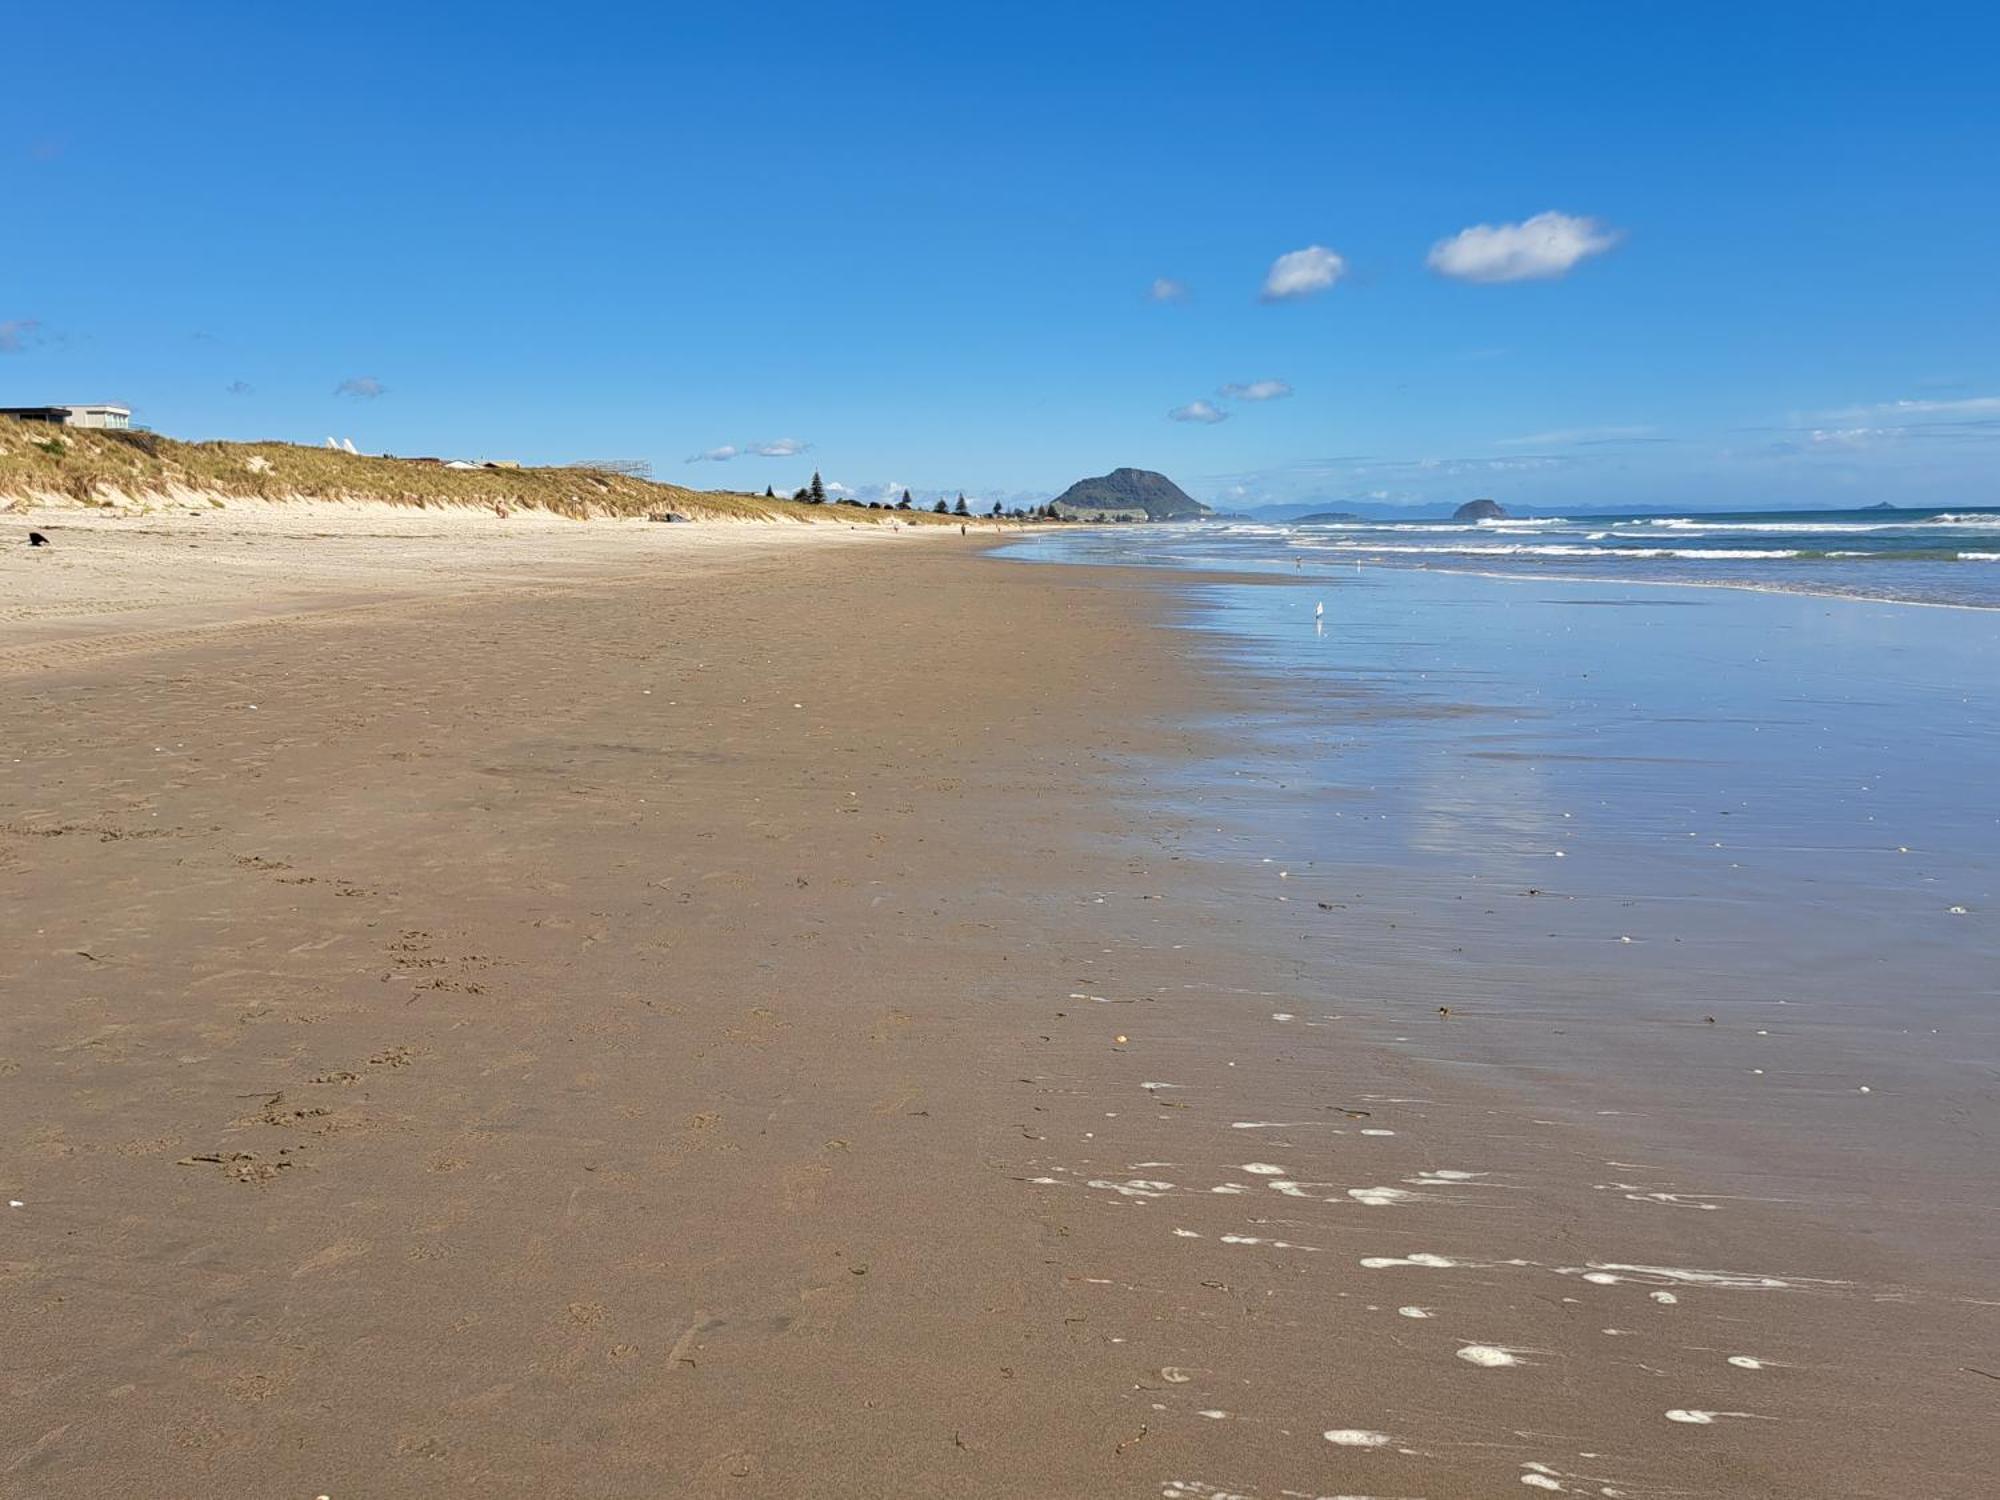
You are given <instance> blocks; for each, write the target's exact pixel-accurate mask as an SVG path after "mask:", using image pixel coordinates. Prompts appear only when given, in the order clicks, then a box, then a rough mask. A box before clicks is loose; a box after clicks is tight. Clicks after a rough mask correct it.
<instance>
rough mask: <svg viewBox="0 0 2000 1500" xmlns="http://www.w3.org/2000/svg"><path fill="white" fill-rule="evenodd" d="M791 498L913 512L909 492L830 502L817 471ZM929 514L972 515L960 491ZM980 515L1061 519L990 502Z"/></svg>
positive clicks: (771, 494)
mask: <svg viewBox="0 0 2000 1500" xmlns="http://www.w3.org/2000/svg"><path fill="white" fill-rule="evenodd" d="M791 497H792V499H794V500H796V501H798V502H799V503H800V504H801V505H851V506H853V507H854V508H855V509H856V510H914V509H916V501H915V500H913V499H912V498H911V496H910V492H909V491H908V490H904V491H903V497H902V498H901V499H900V500H897V501H896V502H895V503H893V504H891V503H889V502H888V501H884V500H865V501H864V500H857V499H855V498H853V497H852V496H846V495H843V496H841V497H840V498H838V499H830V498H829V497H828V495H827V493H826V483H825V481H824V480H822V479H821V478H820V477H819V470H817V469H815V470H813V477H812V482H811V483H810V484H806V485H801V486H800V487H799V488H798V489H796V490H793V491H792V496H791ZM764 498H765V499H766V500H775V499H777V498H778V492H777V488H776V486H774V485H768V484H767V485H765V486H764ZM930 510H931V514H932V515H936V516H966V517H970V516H971V515H972V514H973V511H972V507H971V506H970V505H968V504H967V503H966V499H965V492H964V491H962V490H961V491H960V492H959V496H958V503H957V504H955V505H947V504H945V501H944V497H943V496H939V497H938V499H937V502H936V503H935V504H933V505H932V506H931V507H930ZM983 514H984V515H985V516H986V517H987V519H989V520H995V521H999V520H1009V521H1060V520H1062V519H1063V517H1062V515H1061V514H1059V513H1058V512H1057V510H1056V508H1055V507H1054V506H1053V505H1035V506H1029V507H1027V508H1025V509H1023V508H1021V507H1019V506H1016V507H1015V508H1014V509H1012V510H1009V509H1007V507H1006V506H1004V505H1002V504H1001V503H1000V502H999V501H998V500H995V501H994V502H993V508H992V509H991V510H989V511H986V512H984V513H983Z"/></svg>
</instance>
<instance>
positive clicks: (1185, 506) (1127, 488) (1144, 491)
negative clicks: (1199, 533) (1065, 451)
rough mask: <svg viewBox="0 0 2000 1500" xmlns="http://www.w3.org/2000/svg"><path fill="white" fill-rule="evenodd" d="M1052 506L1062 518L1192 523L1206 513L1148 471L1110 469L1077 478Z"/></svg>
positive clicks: (1185, 494)
mask: <svg viewBox="0 0 2000 1500" xmlns="http://www.w3.org/2000/svg"><path fill="white" fill-rule="evenodd" d="M1053 504H1054V505H1055V508H1056V510H1057V512H1058V513H1059V514H1061V515H1065V516H1076V517H1079V518H1082V519H1086V520H1087V519H1094V518H1097V517H1105V518H1107V519H1112V518H1115V519H1129V520H1137V519H1140V518H1142V517H1143V518H1144V519H1145V520H1148V521H1193V520H1198V519H1200V518H1201V517H1202V516H1205V515H1207V514H1208V513H1209V510H1208V507H1207V506H1206V505H1203V504H1202V503H1201V502H1200V501H1199V500H1197V499H1195V498H1194V496H1192V495H1190V494H1189V493H1188V492H1187V491H1186V490H1184V489H1182V488H1181V487H1180V486H1179V485H1177V484H1175V483H1174V482H1173V481H1172V480H1171V479H1169V478H1167V476H1166V475H1164V474H1155V473H1154V472H1153V471H1152V470H1151V469H1113V470H1112V471H1111V472H1110V473H1109V474H1103V475H1099V476H1098V477H1097V478H1096V479H1079V480H1078V481H1077V482H1076V483H1075V484H1073V485H1071V486H1070V487H1069V488H1068V489H1066V490H1064V491H1063V492H1062V493H1061V494H1060V495H1058V496H1056V498H1055V500H1054V501H1053Z"/></svg>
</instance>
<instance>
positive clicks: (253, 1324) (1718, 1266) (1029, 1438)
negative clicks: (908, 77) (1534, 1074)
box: [0, 513, 2000, 1500]
mask: <svg viewBox="0 0 2000 1500" xmlns="http://www.w3.org/2000/svg"><path fill="white" fill-rule="evenodd" d="M232 514H233V513H232ZM380 519H381V518H375V519H372V520H370V521H369V522H368V523H367V525H366V526H365V527H363V528H361V529H362V530H364V531H365V532H367V533H368V534H366V535H352V536H349V535H331V536H325V535H320V534H318V533H319V532H320V531H321V530H325V531H335V532H338V531H339V530H340V528H339V527H335V526H332V525H326V526H322V525H321V523H320V521H319V520H318V519H317V518H314V519H313V520H312V521H311V522H310V523H309V524H308V523H307V522H306V518H304V517H303V516H298V515H291V516H286V515H279V516H276V517H275V518H266V519H265V521H264V522H263V523H262V524H264V525H267V526H271V527H275V528H276V530H277V532H278V533H279V535H277V536H265V535H262V534H251V533H250V531H249V530H248V529H247V528H244V527H242V526H240V525H238V524H236V523H235V522H234V521H230V520H224V521H216V522H210V523H208V527H209V529H207V530H205V531H204V532H202V533H201V534H200V535H197V536H192V537H191V536H189V535H188V534H187V533H185V532H183V531H182V530H181V529H180V528H179V527H178V526H177V525H176V526H154V527H151V528H150V529H148V530H147V531H145V532H143V533H140V532H138V531H137V530H136V529H135V528H134V527H133V526H131V525H129V524H123V523H120V524H119V525H118V526H117V527H116V529H115V530H114V529H112V528H110V527H107V528H106V529H105V530H103V531H101V532H92V533H89V534H88V535H87V536H81V535H79V534H77V533H75V532H71V533H68V534H66V535H64V536H62V537H60V538H59V546H58V548H56V549H54V550H53V551H52V552H51V553H49V554H48V555H45V556H34V557H30V556H29V555H27V554H26V551H25V549H22V550H21V551H20V552H19V553H14V552H9V553H8V554H7V556H6V562H5V565H4V572H0V579H4V581H5V584H6V587H7V589H8V603H7V605H6V611H7V613H6V614H5V616H4V620H0V683H4V686H5V689H6V710H5V712H6V722H5V735H4V747H5V748H4V752H0V756H4V761H5V769H6V779H5V782H4V789H3V790H0V900H4V902H5V910H6V912H7V917H8V921H7V932H8V941H7V943H6V945H5V947H4V949H0V992H4V994H5V996H6V997H7V1000H6V1007H5V1012H4V1015H0V1101H4V1104H3V1105H0V1189H4V1192H5V1195H6V1198H7V1199H8V1200H11V1201H17V1202H18V1203H19V1206H18V1207H11V1208H6V1209H4V1210H0V1234H4V1235H5V1240H4V1244H0V1340H4V1344H0V1347H4V1348H5V1350H6V1351H7V1358H6V1368H5V1376H4V1379H5V1382H6V1384H5V1396H6V1401H5V1407H4V1412H0V1495H5V1496H8V1497H13V1496H35V1497H51V1500H69V1497H97V1496H103V1495H110V1494H127V1493H134V1494H147V1495H162V1496H223V1497H236V1496H243V1497H252V1496H255V1497H273V1496H305V1497H310V1496H317V1495H327V1496H331V1497H333V1500H359V1497H370V1500H373V1497H383V1496H438V1495H480V1496H485V1497H512V1496H523V1497H526V1496H536V1497H558V1496H564V1497H566V1496H576V1497H609V1496H621V1497H622V1496H639V1495H649V1496H650V1495H690V1496H709V1495H717V1496H723V1495H727V1496H808V1495H810V1496H819V1495H826V1496H861V1495H871V1496H872V1495H879V1496H898V1497H900V1496H1002V1495H1009V1496H1011V1495H1029V1494H1032V1495H1038V1496H1065V1497H1067V1496H1078V1497H1082V1496H1114V1495H1115V1496H1164V1497H1170V1500H1222V1497H1225V1496H1231V1495H1235V1496H1246V1497H1251V1500H1282V1497H1287V1496H1291V1497H1297V1496H1316V1495H1317V1496H1332V1495H1368V1496H1378V1497H1415V1496H1426V1497H1434V1500H1451V1497H1458V1496H1475V1495H1500V1494H1517V1493H1520V1492H1521V1491H1522V1489H1523V1487H1524V1486H1525V1487H1527V1488H1528V1489H1529V1490H1531V1491H1533V1490H1540V1491H1555V1492H1561V1493H1570V1494H1586V1495H1604V1496H1612V1497H1614V1500H1615V1497H1616V1496H1619V1495H1623V1496H1627V1497H1631V1500H1641V1497H1655V1496H1665V1495H1669V1494H1672V1495H1677V1496H1678V1495H1692V1494H1707V1495H1732V1496H1762V1495H1802V1496H1805V1495H1811V1496H1824V1495H1883V1496H1888V1495H1972V1494H1976V1493H1980V1492H1981V1491H1980V1489H1979V1485H1980V1484H1981V1482H1982V1480H1981V1478H1980V1476H1981V1475H1982V1474H1986V1473H1988V1472H1989V1470H1988V1467H1987V1466H1988V1465H1989V1464H1990V1463H1991V1461H1992V1459H1993V1457H1994V1438H1993V1435H1992V1432H1993V1424H1992V1416H1993V1413H1994V1411H1995V1409H1996V1399H2000V1382H1993V1381H1990V1380H1988V1379H1981V1378H1978V1377H1975V1376H1971V1375H1967V1374H1964V1373H1962V1372H1960V1371H1959V1370H1958V1369H1957V1368H1956V1366H1957V1365H1958V1364H1959V1363H1961V1361H1960V1360H1959V1359H1958V1357H1957V1356H1958V1354H1959V1352H1960V1351H1959V1349H1958V1348H1957V1346H1956V1345H1955V1344H1954V1342H1953V1338H1952V1331H1953V1329H1954V1327H1955V1326H1957V1325H1958V1324H1959V1323H1961V1322H1962V1320H1963V1319H1964V1318H1965V1317H1966V1316H1968V1313H1967V1312H1966V1309H1965V1307H1964V1306H1962V1305H1959V1303H1958V1302H1957V1301H1955V1300H1954V1299H1950V1298H1945V1297H1941V1296H1930V1297H1926V1296H1925V1295H1924V1294H1920V1293H1915V1292H1911V1291H1909V1290H1908V1289H1907V1288H1899V1287H1898V1286H1896V1285H1895V1284H1894V1283H1893V1282H1892V1281H1889V1280H1885V1279H1883V1277H1884V1267H1883V1266H1882V1265H1879V1264H1876V1263H1873V1262H1871V1261H1869V1260H1868V1258H1867V1255H1866V1253H1865V1251H1862V1252H1853V1253H1846V1252H1843V1253H1844V1254H1845V1255H1846V1258H1845V1259H1838V1258H1836V1257H1835V1256H1834V1252H1831V1251H1828V1252H1826V1253H1821V1247H1820V1246H1819V1245H1818V1243H1817V1242H1815V1241H1813V1240H1812V1239H1811V1238H1810V1237H1807V1238H1806V1239H1804V1240H1801V1241H1799V1242H1793V1243H1788V1242H1786V1241H1785V1240H1783V1239H1781V1238H1779V1237H1778V1236H1777V1235H1776V1234H1775V1233H1774V1232H1773V1230H1772V1228H1771V1221H1768V1220H1764V1219H1760V1218H1759V1217H1758V1216H1756V1215H1755V1214H1742V1215H1729V1216H1726V1218H1727V1222H1726V1223H1722V1224H1718V1223H1717V1222H1715V1221H1716V1220H1718V1219H1723V1218H1725V1216H1722V1215H1711V1214H1703V1213H1686V1214H1673V1213H1668V1212H1663V1211H1661V1209H1660V1207H1659V1206H1658V1205H1646V1204H1642V1203H1638V1202H1634V1201H1627V1200H1626V1199H1625V1198H1624V1197H1623V1196H1622V1195H1620V1194H1615V1193H1606V1192H1603V1191H1600V1190H1598V1184H1600V1183H1601V1182H1602V1181H1603V1177H1602V1169H1601V1167H1600V1166H1599V1162H1600V1161H1601V1159H1602V1154H1603V1148H1602V1147H1601V1146H1599V1145H1597V1144H1595V1143H1592V1142H1589V1141H1588V1140H1587V1139H1586V1138H1585V1137H1584V1135H1583V1130H1582V1127H1580V1126H1573V1127H1572V1128H1566V1129H1563V1130H1555V1129H1552V1128H1550V1126H1549V1122H1548V1120H1547V1119H1546V1118H1544V1117H1543V1115H1542V1114H1541V1113H1540V1112H1538V1109H1537V1107H1536V1106H1535V1105H1534V1104H1532V1103H1531V1102H1529V1101H1525V1100H1520V1099H1512V1098H1508V1097H1505V1096H1503V1095H1499V1094H1494V1093H1488V1092H1483V1091H1482V1090H1481V1088H1480V1087H1479V1086H1478V1085H1477V1084H1476V1083H1469V1082H1467V1081H1465V1078H1464V1077H1463V1076H1459V1075H1454V1074H1451V1073H1449V1072H1446V1071H1443V1070H1438V1069H1431V1070H1429V1071H1426V1070H1425V1068H1424V1067H1423V1066H1422V1065H1421V1064H1417V1063H1413V1062H1410V1061H1406V1060H1402V1059H1399V1058H1398V1057H1397V1055H1396V1054H1395V1053H1394V1052H1393V1051H1390V1050H1386V1049H1381V1048H1370V1047H1366V1046H1361V1045H1357V1044H1355V1043H1354V1042H1353V1041H1351V1040H1350V1039H1349V1038H1348V1037H1346V1036H1344V1035H1343V1034H1342V1033H1341V1031H1340V1029H1339V1027H1338V1026H1337V1025H1335V1024H1331V1023H1330V1022H1329V1021H1328V1017H1329V1016H1330V1015H1331V1014H1333V1013H1334V1012H1335V1011H1336V1010H1337V1005H1336V998H1337V997H1336V996H1334V995H1332V994H1329V993H1328V992H1327V990H1326V988H1325V980H1324V979H1323V977H1320V976H1319V971H1317V970H1312V969H1309V968H1308V967H1307V966H1306V965H1305V962H1304V960H1303V959H1301V957H1300V956H1299V955H1298V954H1297V953H1295V952H1294V951H1291V950H1289V949H1286V948H1283V947H1280V946H1278V945H1277V944H1275V943H1274V941H1273V939H1272V929H1271V928H1270V927H1269V926H1267V925H1265V924H1263V923H1262V922H1261V921H1260V920H1259V919H1258V917H1257V916H1256V914H1255V913H1254V912H1249V911H1246V910H1245V909H1244V908H1243V906H1242V905H1241V904H1240V903H1237V902H1233V901H1226V900H1219V899H1217V898H1216V897H1215V894H1214V892H1215V889H1216V884H1215V881H1214V880H1213V878H1212V872H1210V871H1207V870H1204V869H1203V868H1201V867H1200V866H1199V864H1198V863H1197V862H1195V861H1193V860H1190V859H1183V858H1180V857H1178V855H1177V853H1176V850H1177V848H1178V847H1179V839H1178V835H1179V833H1180V831H1181V830H1180V828H1179V826H1178V825H1177V824H1176V823H1175V821H1174V819H1173V817H1172V815H1170V814H1169V813H1167V812H1165V811H1160V810H1157V809H1154V808H1153V807H1152V804H1150V803H1149V802H1148V800H1147V796H1146V793H1147V787H1148V784H1149V782H1150V781H1151V780H1152V779H1153V778H1154V776H1155V775H1156V774H1159V773H1161V772H1163V771H1166V770H1170V769H1171V768H1172V767H1173V766H1174V765H1175V764H1177V763H1178V762H1180V761H1181V760H1182V759H1184V758H1185V757H1186V756H1188V755H1189V754H1192V753H1198V752H1200V751H1202V750H1203V749H1206V748H1211V747H1209V746H1206V745H1204V744H1203V743H1202V742H1201V740H1200V739H1199V737H1198V736H1197V735H1196V734H1195V733H1194V732H1193V731H1191V730H1189V729H1188V728H1186V727H1185V726H1186V725H1187V724H1188V723H1189V722H1190V714H1191V711H1192V710H1193V708H1194V707H1195V706H1196V705H1197V704H1199V705H1201V706H1202V707H1204V708H1209V709H1212V708H1214V707H1215V706H1216V705H1217V704H1218V703H1223V704H1226V703H1227V701H1228V699H1227V690H1226V689H1225V688H1223V687H1222V686H1221V685H1219V684H1216V683H1214V682H1209V681H1203V680H1202V679H1200V678H1199V677H1198V676H1197V675H1196V669H1195V668H1194V667H1193V666H1191V665H1190V664H1189V663H1188V662H1187V661H1186V660H1185V659H1184V658H1183V656H1182V655H1181V654H1180V653H1179V652H1178V651H1177V649H1176V644H1175V641H1174V638H1173V636H1172V634H1171V633H1170V632H1168V631H1166V630H1163V629H1162V628H1161V627H1162V625H1163V624H1165V623H1166V622H1167V621H1168V619H1169V618H1170V613H1171V611H1173V610H1174V609H1176V608H1178V607H1180V606H1179V604H1178V603H1177V601H1176V599H1175V598H1174V596H1172V595H1171V594H1170V593H1168V592H1167V590H1166V589H1165V588H1164V587H1163V586H1162V585H1161V584H1160V583H1159V582H1158V581H1157V580H1155V579H1152V578H1148V577H1144V576H1141V575H1138V574H1133V573H1124V572H1118V571H1112V570H1089V569H1081V568H1075V569H1053V568H1029V567H1023V566H1013V565H1000V564H995V563H992V562H990V561H986V560H982V559H980V558H978V557H977V556H975V555H974V554H975V552H976V551H977V548H976V546H975V545H973V544H969V543H965V542H962V541H960V540H959V539H958V538H957V537H956V536H955V535H947V536H946V537H943V538H935V539H933V538H926V539H925V540H923V541H921V542H920V541H918V540H916V539H914V538H911V537H907V536H906V537H901V538H898V537H895V536H884V535H880V534H877V533H872V532H871V533H860V534H857V535H858V536H865V538H866V540H865V542H857V544H856V545H852V546H846V545H836V544H835V543H837V542H839V541H841V540H844V537H843V535H842V534H840V533H834V532H828V533H827V534H826V535H825V536H824V537H823V538H820V540H823V541H825V542H826V543H827V544H826V545H809V546H801V545H797V543H798V542H799V541H800V540H801V539H802V534H801V533H798V532H796V531H793V532H787V533H782V534H778V535H776V536H774V535H773V534H770V533H763V532H758V531H755V530H753V529H743V530H740V531H739V530H736V529H733V528H731V529H724V528H714V529H710V528H694V527H685V528H684V527H672V528H668V527H657V526H656V527H652V528H650V529H648V528H646V527H644V526H643V525H638V526H627V527H605V528H603V529H601V530H600V529H595V528H597V527H598V525H599V523H591V528H590V529H586V528H581V527H578V526H576V525H575V524H574V523H567V522H564V523H554V524H550V525H548V526H546V527H541V528H535V527H528V526H523V527H521V528H519V529H518V530H516V531H510V532H507V533H505V534H504V535H491V536H486V537H485V538H484V539H483V540H482V541H481V542H480V543H478V544H477V545H474V544H470V543H466V542H464V541H463V539H462V538H461V537H460V536H459V533H458V532H457V531H453V530H449V529H447V530H446V531H444V532H440V533H437V534H425V533H422V532H421V531H420V530H419V531H417V532H407V531H398V532H397V533H396V534H395V535H394V536H393V537H392V536H386V535H379V534H377V533H379V532H380V531H381V529H382V528H381V526H380V525H379V524H378V522H379V521H380ZM398 524H399V525H405V524H407V525H413V526H417V527H419V528H421V527H422V526H424V525H431V526H432V527H433V531H434V532H436V523H435V522H434V521H412V520H410V519H409V518H404V520H403V521H401V522H399V523H398ZM190 542H194V543H197V544H198V545H195V546H193V547H190V546H189V543H190ZM779 542H782V543H783V545H779V544H778V543H779ZM51 564H53V566H50V565H51ZM31 570H42V571H39V572H36V571H31ZM134 605H136V606H137V607H136V608H134V607H133V606H134ZM1311 895H1312V892H1310V891H1307V890H1301V891H1300V892H1299V896H1300V898H1301V899H1305V898H1309V897H1310V896H1311ZM1412 998H1413V1001H1415V1000H1420V999H1421V997H1412ZM1461 1173H1477V1174H1479V1175H1477V1176H1461V1175H1458V1174H1461ZM1371 1261H1372V1262H1375V1264H1370V1262H1371ZM1720 1272H1728V1273H1731V1275H1729V1276H1727V1277H1723V1278H1721V1279H1717V1273H1720ZM1864 1277H1865V1278H1867V1279H1865V1280H1862V1279H1859V1278H1864ZM1613 1330H1616V1331H1615V1332H1614V1331H1613ZM1891 1347H1893V1348H1894V1350H1895V1351H1896V1354H1895V1358H1894V1359H1893V1360H1888V1359H1884V1358H1880V1357H1878V1351H1880V1350H1883V1349H1886V1348H1891ZM1926 1352H1927V1353H1929V1354H1930V1355H1932V1356H1934V1357H1933V1358H1932V1359H1931V1361H1930V1364H1931V1365H1932V1366H1935V1368H1929V1367H1927V1366H1926V1365H1925V1363H1924V1361H1923V1359H1922V1358H1921V1357H1917V1356H1921V1355H1922V1354H1924V1353H1926ZM1732 1359H1734V1360H1737V1361H1739V1362H1738V1363H1731V1361H1732ZM1743 1360H1748V1361H1750V1363H1749V1364H1747V1365H1746V1364H1743V1363H1741V1362H1740V1361H1743ZM1987 1368H1988V1369H1989V1370H1990V1371H1993V1372H1995V1373H2000V1362H1996V1363H1995V1364H1993V1365H1989V1366H1987ZM1926 1421H1928V1423H1929V1424H1930V1425H1929V1426H1928V1427H1927V1426H1926V1425H1925V1424H1926Z"/></svg>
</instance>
